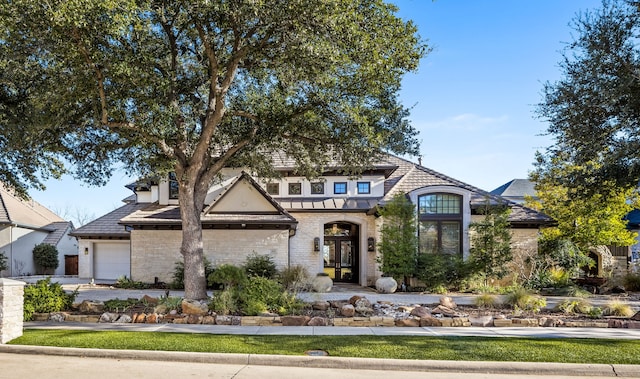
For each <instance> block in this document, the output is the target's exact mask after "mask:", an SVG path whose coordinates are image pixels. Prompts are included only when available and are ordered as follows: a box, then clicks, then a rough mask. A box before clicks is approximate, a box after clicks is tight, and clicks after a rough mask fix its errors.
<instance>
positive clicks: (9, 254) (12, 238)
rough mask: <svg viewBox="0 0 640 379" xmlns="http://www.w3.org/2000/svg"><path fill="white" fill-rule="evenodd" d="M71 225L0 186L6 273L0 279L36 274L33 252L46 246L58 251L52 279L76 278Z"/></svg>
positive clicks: (0, 230)
mask: <svg viewBox="0 0 640 379" xmlns="http://www.w3.org/2000/svg"><path fill="white" fill-rule="evenodd" d="M72 231H73V224H72V223H71V222H69V221H65V220H64V219H62V218H61V217H59V216H58V215H56V214H55V213H53V212H52V211H50V210H49V209H47V208H46V207H44V206H42V205H41V204H39V203H38V202H36V201H33V200H24V199H22V198H20V197H18V196H16V195H14V194H13V192H12V191H10V190H8V189H7V188H5V187H4V186H2V185H0V254H3V255H4V256H5V257H6V258H7V266H8V269H7V270H4V271H2V272H1V273H0V274H1V275H0V276H3V277H5V276H11V277H16V276H24V275H32V274H35V273H36V267H35V264H34V262H33V254H32V252H33V248H34V247H35V246H36V245H39V244H41V243H48V244H50V245H53V246H55V247H56V248H57V249H58V262H59V265H58V268H57V269H56V270H55V272H54V275H76V274H77V267H78V266H77V262H78V246H77V241H76V239H75V238H73V237H71V236H70V235H69V233H71V232H72Z"/></svg>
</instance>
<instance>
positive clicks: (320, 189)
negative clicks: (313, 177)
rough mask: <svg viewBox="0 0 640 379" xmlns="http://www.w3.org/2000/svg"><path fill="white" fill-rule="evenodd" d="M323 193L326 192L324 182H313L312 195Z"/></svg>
mask: <svg viewBox="0 0 640 379" xmlns="http://www.w3.org/2000/svg"><path fill="white" fill-rule="evenodd" d="M323 193H324V183H322V182H316V183H311V194H312V195H322V194H323Z"/></svg>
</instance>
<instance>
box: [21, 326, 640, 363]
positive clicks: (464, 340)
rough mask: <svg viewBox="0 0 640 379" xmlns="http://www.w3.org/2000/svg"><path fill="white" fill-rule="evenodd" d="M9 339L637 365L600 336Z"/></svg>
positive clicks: (100, 335) (633, 344)
mask: <svg viewBox="0 0 640 379" xmlns="http://www.w3.org/2000/svg"><path fill="white" fill-rule="evenodd" d="M10 344H13V345H39V346H60V347H80V348H98V349H125V350H165V351H188V352H210V353H242V354H278V355H303V354H304V352H305V351H306V350H312V349H321V350H325V351H327V352H329V354H330V355H331V356H337V357H361V358H392V359H422V360H468V361H519V362H562V363H608V364H640V342H638V341H632V340H604V339H541V338H540V339H538V338H491V337H421V336H245V335H211V334H183V333H161V332H113V331H77V330H37V329H28V330H25V331H24V335H23V336H22V337H19V338H17V339H15V340H13V341H11V342H10ZM603 352H606V354H605V353H603Z"/></svg>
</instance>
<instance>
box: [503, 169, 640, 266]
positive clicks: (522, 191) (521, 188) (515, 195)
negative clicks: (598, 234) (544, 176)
mask: <svg viewBox="0 0 640 379" xmlns="http://www.w3.org/2000/svg"><path fill="white" fill-rule="evenodd" d="M491 193H492V194H494V195H498V196H502V197H503V198H506V199H509V200H511V201H513V202H516V203H519V204H522V203H524V199H525V197H529V196H531V197H533V198H536V190H535V183H534V182H532V181H530V180H528V179H513V180H511V181H510V182H507V183H505V184H503V185H501V186H500V187H498V188H496V189H494V190H493V191H491ZM625 219H627V220H628V221H629V223H628V224H627V228H628V229H629V230H631V231H635V232H638V231H640V210H633V211H631V212H630V213H629V214H627V215H626V216H625ZM639 250H640V242H639V243H636V244H635V245H633V246H631V247H628V246H597V247H594V248H593V249H591V251H590V252H589V257H590V258H592V259H593V260H594V261H595V262H596V265H595V267H594V268H593V269H591V270H589V271H588V272H586V274H588V275H589V276H597V277H603V276H605V271H606V267H605V266H607V265H609V266H611V267H610V269H612V270H613V274H614V275H616V276H622V275H624V274H625V273H626V271H627V269H628V263H629V262H630V261H631V259H632V251H633V252H635V256H636V257H637V258H640V256H638V255H639V253H638V251H639ZM605 262H606V263H605Z"/></svg>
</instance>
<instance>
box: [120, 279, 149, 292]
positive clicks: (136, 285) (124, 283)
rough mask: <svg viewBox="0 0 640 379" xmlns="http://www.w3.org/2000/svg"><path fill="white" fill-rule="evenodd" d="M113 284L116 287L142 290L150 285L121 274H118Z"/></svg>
mask: <svg viewBox="0 0 640 379" xmlns="http://www.w3.org/2000/svg"><path fill="white" fill-rule="evenodd" d="M115 286H116V287H118V288H124V289H139V290H143V289H147V288H150V287H151V286H150V285H149V284H147V283H143V282H139V281H135V280H131V279H129V278H127V277H126V276H124V275H122V276H120V277H119V278H118V279H117V280H116V283H115Z"/></svg>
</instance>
